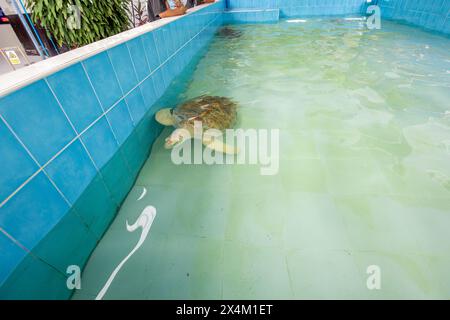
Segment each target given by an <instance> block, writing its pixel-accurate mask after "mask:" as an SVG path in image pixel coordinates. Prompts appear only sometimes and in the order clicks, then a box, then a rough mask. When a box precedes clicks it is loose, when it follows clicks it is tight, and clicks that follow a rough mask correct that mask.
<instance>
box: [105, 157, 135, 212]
mask: <svg viewBox="0 0 450 320" xmlns="http://www.w3.org/2000/svg"><path fill="white" fill-rule="evenodd" d="M101 173H102V176H103V179H104V181H105V183H106V186H107V187H108V189H109V191H110V192H111V195H112V197H113V200H114V201H115V203H116V204H117V205H120V204H121V203H122V201H123V200H124V199H125V196H126V195H127V193H128V192H129V191H130V189H131V187H132V185H133V180H132V179H131V177H130V170H129V169H128V166H127V162H126V161H125V159H124V157H123V155H122V152H117V153H116V154H115V155H114V157H113V158H112V159H111V160H110V161H109V162H108V163H107V164H106V165H105V167H104V168H103V169H102V170H101Z"/></svg>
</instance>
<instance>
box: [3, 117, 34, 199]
mask: <svg viewBox="0 0 450 320" xmlns="http://www.w3.org/2000/svg"><path fill="white" fill-rule="evenodd" d="M0 159H2V160H1V161H2V165H1V167H0V172H1V174H0V186H1V188H0V201H3V200H4V199H6V197H8V196H9V195H10V194H11V193H12V192H13V191H14V190H16V188H18V187H19V186H20V185H21V184H22V183H23V182H25V180H26V179H28V178H29V177H30V176H31V175H32V174H33V173H34V172H36V171H37V170H38V169H39V167H38V166H37V164H36V163H35V162H34V161H33V160H32V159H31V157H30V156H29V155H28V154H27V152H26V151H25V149H24V148H23V147H22V146H21V145H20V143H19V142H18V141H17V139H16V138H15V137H14V136H13V134H12V133H11V132H10V131H9V130H8V128H7V127H6V126H5V124H4V123H3V122H2V121H0Z"/></svg>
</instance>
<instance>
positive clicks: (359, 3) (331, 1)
mask: <svg viewBox="0 0 450 320" xmlns="http://www.w3.org/2000/svg"><path fill="white" fill-rule="evenodd" d="M364 4H365V0H227V7H228V8H229V9H232V10H236V9H255V8H276V9H280V17H281V18H284V17H300V16H317V15H319V16H324V15H344V14H359V13H361V12H362V9H363V8H365V5H364Z"/></svg>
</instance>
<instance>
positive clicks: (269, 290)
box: [223, 241, 293, 300]
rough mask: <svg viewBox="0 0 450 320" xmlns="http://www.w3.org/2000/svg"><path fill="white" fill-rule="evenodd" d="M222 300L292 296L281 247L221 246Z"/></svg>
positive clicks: (233, 244) (239, 243) (289, 297)
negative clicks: (222, 268) (222, 258)
mask: <svg viewBox="0 0 450 320" xmlns="http://www.w3.org/2000/svg"><path fill="white" fill-rule="evenodd" d="M224 267H225V269H224V276H223V299H251V300H253V299H291V298H293V295H292V291H291V284H290V280H289V273H288V268H287V264H286V259H285V255H284V253H283V250H282V248H280V247H265V246H251V245H246V244H243V243H241V242H237V241H226V242H225V245H224Z"/></svg>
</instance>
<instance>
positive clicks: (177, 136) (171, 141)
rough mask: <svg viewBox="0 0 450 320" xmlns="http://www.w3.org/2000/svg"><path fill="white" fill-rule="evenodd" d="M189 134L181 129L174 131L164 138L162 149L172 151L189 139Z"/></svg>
mask: <svg viewBox="0 0 450 320" xmlns="http://www.w3.org/2000/svg"><path fill="white" fill-rule="evenodd" d="M191 138H192V136H191V133H190V132H189V131H188V130H186V129H183V128H179V129H176V130H175V131H174V132H172V134H171V135H170V136H168V137H167V138H166V143H165V144H164V147H165V148H166V149H172V148H173V147H175V146H177V145H180V144H182V143H183V142H184V141H186V140H188V139H191Z"/></svg>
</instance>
